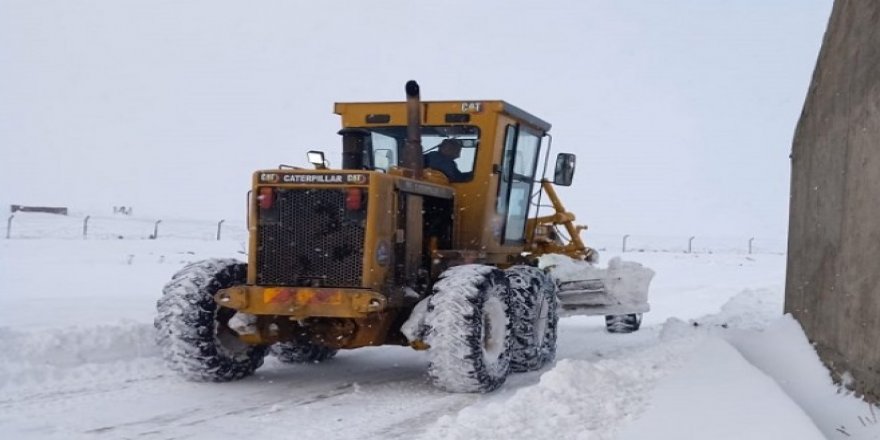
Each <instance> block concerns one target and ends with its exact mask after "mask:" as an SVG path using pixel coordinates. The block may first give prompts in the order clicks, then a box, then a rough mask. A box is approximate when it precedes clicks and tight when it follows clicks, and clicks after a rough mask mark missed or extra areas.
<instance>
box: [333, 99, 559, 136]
mask: <svg viewBox="0 0 880 440" xmlns="http://www.w3.org/2000/svg"><path fill="white" fill-rule="evenodd" d="M421 104H422V106H423V107H422V108H423V111H424V112H426V113H429V112H432V111H440V112H445V113H446V114H453V115H454V114H462V115H463V114H484V113H501V114H505V115H507V116H510V117H511V118H514V119H516V120H518V121H521V122H523V123H526V124H528V125H531V126H533V127H535V128H538V129H540V130H541V131H544V132H547V131H550V127H551V124H550V123H549V122H547V121H545V120H543V119H541V118H539V117H537V116H535V115H533V114H531V113H529V112H527V111H525V110H523V109H521V108H519V107H517V106H515V105H513V104H510V103H508V102H506V101H501V100H483V101H479V100H476V101H422V102H421ZM334 113H336V114H338V115H340V116H342V117H343V120H344V122H345V119H346V117H347V116H349V115H352V114H359V115H367V116H376V117H378V116H384V115H387V120H386V121H385V122H384V123H387V124H395V125H405V124H406V119H405V118H404V119H402V120H400V121H396V120H395V119H398V118H399V117H400V116H399V115H401V114H403V115H405V114H406V102H403V101H387V102H337V103H336V105H335V106H334ZM377 120H382V118H379V119H377ZM346 125H349V124H346Z"/></svg>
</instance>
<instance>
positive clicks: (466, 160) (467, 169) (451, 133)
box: [364, 125, 480, 180]
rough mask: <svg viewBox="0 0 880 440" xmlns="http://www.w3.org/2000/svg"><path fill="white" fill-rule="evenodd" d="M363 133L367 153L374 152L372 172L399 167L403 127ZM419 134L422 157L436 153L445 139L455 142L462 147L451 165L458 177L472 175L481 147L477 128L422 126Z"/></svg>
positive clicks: (381, 128)
mask: <svg viewBox="0 0 880 440" xmlns="http://www.w3.org/2000/svg"><path fill="white" fill-rule="evenodd" d="M364 130H366V131H368V132H369V133H370V135H369V136H368V137H367V138H366V142H367V149H366V151H372V152H373V158H372V159H373V161H372V163H373V169H376V170H382V171H386V172H387V171H388V169H389V168H390V167H392V166H399V165H400V158H401V156H402V155H403V147H404V145H406V127H405V126H395V127H368V128H364ZM421 130H422V154H430V153H432V152H434V151H436V150H437V149H438V146H439V145H440V143H441V142H443V141H444V140H445V139H455V140H458V141H459V142H460V144H461V146H462V148H461V155H460V156H459V157H458V158H457V159H454V162H455V164H456V166H457V167H458V170H459V171H460V172H461V173H464V174H467V175H468V176H472V175H473V173H472V172H473V170H474V162H475V161H476V158H477V147H478V146H479V144H480V129H479V128H477V127H474V126H469V125H454V126H442V125H435V126H430V125H429V126H422V127H421ZM467 180H470V178H468V179H467Z"/></svg>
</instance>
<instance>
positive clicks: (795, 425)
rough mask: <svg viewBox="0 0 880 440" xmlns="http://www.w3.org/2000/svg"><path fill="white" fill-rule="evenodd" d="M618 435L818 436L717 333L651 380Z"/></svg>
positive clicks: (719, 439)
mask: <svg viewBox="0 0 880 440" xmlns="http://www.w3.org/2000/svg"><path fill="white" fill-rule="evenodd" d="M733 414H735V415H736V416H735V417H732V416H731V415H733ZM619 438H620V439H621V440H640V439H645V438H658V439H687V438H694V439H698V438H699V439H706V438H711V439H713V440H727V439H729V440H740V439H750V440H761V439H766V440H778V439H798V440H810V439H817V440H821V439H823V438H824V436H823V435H822V433H821V432H820V431H819V430H818V429H817V428H816V427H815V426H814V425H813V423H812V421H811V420H810V418H809V417H808V416H807V415H806V414H804V412H803V410H801V408H800V407H799V406H798V405H797V404H796V403H794V402H792V401H791V399H789V397H788V396H787V395H786V394H785V392H784V391H782V389H780V388H779V386H778V385H777V384H776V383H775V382H774V381H773V380H772V379H770V378H769V377H767V376H766V375H764V374H763V373H762V372H761V371H760V370H758V369H757V368H755V367H754V366H753V365H751V364H750V363H748V362H747V361H746V360H745V359H743V357H742V356H741V355H740V354H739V352H737V351H736V349H734V348H733V347H731V346H730V344H728V343H727V342H725V341H724V340H723V339H720V338H708V339H706V340H705V341H703V342H702V343H701V345H700V346H699V347H698V348H697V350H696V351H695V352H694V353H693V355H692V356H691V358H690V361H689V362H688V363H686V364H685V365H684V366H683V367H682V368H681V369H679V370H677V371H675V372H674V373H673V374H671V375H670V376H669V377H667V378H665V379H663V380H661V381H660V383H658V384H657V388H656V389H655V390H654V392H653V397H652V398H651V402H650V407H649V409H648V410H647V411H645V413H644V415H642V416H641V417H640V418H639V419H638V420H636V421H635V422H634V423H633V424H631V425H629V426H627V427H626V428H625V429H623V431H622V432H621V435H620V437H619Z"/></svg>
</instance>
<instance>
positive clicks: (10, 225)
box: [6, 214, 15, 240]
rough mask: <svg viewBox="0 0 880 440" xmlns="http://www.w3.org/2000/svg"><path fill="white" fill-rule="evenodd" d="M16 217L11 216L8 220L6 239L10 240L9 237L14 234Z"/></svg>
mask: <svg viewBox="0 0 880 440" xmlns="http://www.w3.org/2000/svg"><path fill="white" fill-rule="evenodd" d="M13 217H15V214H12V215H10V216H9V219H8V220H6V239H7V240H9V237H10V235H11V233H12V218H13Z"/></svg>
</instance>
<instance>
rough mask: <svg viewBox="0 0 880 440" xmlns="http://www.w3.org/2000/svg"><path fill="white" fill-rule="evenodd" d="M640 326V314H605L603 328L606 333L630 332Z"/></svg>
mask: <svg viewBox="0 0 880 440" xmlns="http://www.w3.org/2000/svg"><path fill="white" fill-rule="evenodd" d="M641 326H642V314H641V313H631V314H629V315H605V329H606V330H608V333H632V332H634V331H637V330H638V329H639V327H641Z"/></svg>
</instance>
